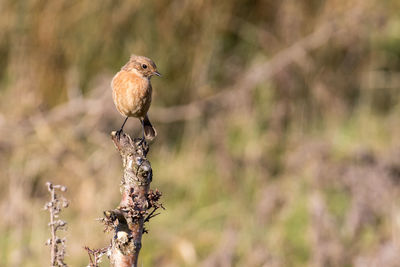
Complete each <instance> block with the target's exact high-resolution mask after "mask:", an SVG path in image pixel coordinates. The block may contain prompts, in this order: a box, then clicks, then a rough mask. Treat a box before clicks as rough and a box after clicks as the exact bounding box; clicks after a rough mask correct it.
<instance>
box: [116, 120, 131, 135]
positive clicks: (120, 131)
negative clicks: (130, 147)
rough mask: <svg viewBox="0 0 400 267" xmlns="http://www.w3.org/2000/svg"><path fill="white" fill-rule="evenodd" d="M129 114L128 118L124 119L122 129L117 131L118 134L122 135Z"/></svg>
mask: <svg viewBox="0 0 400 267" xmlns="http://www.w3.org/2000/svg"><path fill="white" fill-rule="evenodd" d="M128 118H129V117H128V116H127V117H126V119H125V120H124V123H123V124H122V126H121V129H119V130H118V131H117V132H116V134H115V135H116V136H118V137H119V136H120V135H121V133H122V132H123V129H124V126H125V123H126V121H127V120H128Z"/></svg>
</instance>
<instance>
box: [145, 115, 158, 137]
mask: <svg viewBox="0 0 400 267" xmlns="http://www.w3.org/2000/svg"><path fill="white" fill-rule="evenodd" d="M142 123H143V130H144V137H145V138H146V139H147V140H150V141H151V140H153V139H154V138H155V137H156V136H157V131H156V129H154V127H153V125H151V122H150V120H149V117H148V116H147V115H146V116H145V117H144V119H143V120H142Z"/></svg>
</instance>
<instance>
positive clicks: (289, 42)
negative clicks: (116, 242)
mask: <svg viewBox="0 0 400 267" xmlns="http://www.w3.org/2000/svg"><path fill="white" fill-rule="evenodd" d="M399 8H400V3H399V2H398V1H395V0H388V1H379V0H351V1H344V0H326V1H314V0H308V1H295V0H282V1H272V0H264V1H239V0H230V1H229V0H221V1H209V0H196V1H164V0H161V1H160V0H159V1H153V0H151V1H150V0H149V1H120V0H118V1H116V0H113V1H111V0H106V1H101V2H95V1H86V0H84V1H71V0H69V1H66V0H60V1H43V0H28V1H11V0H4V1H1V2H0V169H1V171H0V200H1V201H0V211H1V213H2V214H3V216H2V217H3V219H2V220H0V232H1V233H2V238H1V239H0V265H1V266H47V265H48V261H49V255H48V251H47V248H46V247H45V246H44V243H45V241H46V240H47V238H48V236H49V229H48V227H47V214H46V213H45V211H44V210H43V205H44V203H45V202H46V200H47V199H48V196H47V192H46V187H45V182H46V181H51V182H54V183H57V184H64V185H66V186H67V187H68V189H69V191H68V192H67V197H68V198H69V200H70V201H71V205H70V208H69V209H68V210H66V211H65V213H64V216H65V217H64V218H65V219H66V220H67V221H68V222H69V229H68V231H67V232H66V234H65V235H66V237H67V239H68V242H67V258H66V261H67V263H69V264H70V266H84V265H85V264H87V262H88V260H87V256H86V254H85V251H84V249H83V246H85V245H87V246H90V247H102V246H105V245H106V244H107V243H108V242H109V240H110V239H111V236H108V235H106V234H102V229H103V227H102V226H101V225H100V224H99V223H98V222H96V221H95V219H96V218H98V217H101V216H102V211H103V210H106V209H110V208H112V207H115V206H116V205H117V204H118V200H119V197H120V195H119V186H118V185H119V181H120V176H121V166H120V164H121V163H120V159H119V156H118V153H117V152H116V151H115V149H114V147H113V144H112V142H111V140H110V137H109V134H110V132H111V131H112V130H115V129H117V128H118V127H119V126H120V124H121V123H122V121H123V118H122V117H121V116H120V115H119V114H118V113H117V111H116V110H115V108H114V106H113V103H112V100H111V89H110V81H111V79H112V77H113V75H114V74H115V73H116V72H117V71H118V70H119V68H120V67H121V66H122V65H123V64H124V63H125V62H126V61H127V60H128V58H129V55H130V54H131V53H135V54H139V55H145V56H148V57H150V58H152V59H153V60H154V61H155V62H156V63H157V65H158V68H159V70H160V72H161V73H162V74H163V77H162V78H161V79H159V78H154V79H153V87H154V100H153V105H152V108H151V111H150V118H152V121H153V124H154V125H155V127H156V128H157V130H158V134H159V137H158V139H157V140H156V142H155V143H154V144H153V145H152V150H151V152H150V156H149V158H150V160H151V162H152V166H153V170H154V182H153V186H154V187H157V188H159V190H160V191H162V192H163V200H164V206H165V207H166V208H167V210H166V211H164V212H162V214H161V215H159V216H157V217H156V218H154V219H153V220H152V221H151V223H150V225H149V227H148V228H149V234H148V235H145V236H144V243H143V249H142V252H141V259H140V260H141V264H143V266H397V265H398V262H399V261H400V259H399V255H400V243H399V236H400V219H399V218H400V205H399V204H398V203H400V202H399V200H400V193H399V189H400V187H399V181H400V146H399V145H400V139H399V136H400V123H399V116H400V106H399V103H400V99H399V96H400V73H399V71H400V13H399V12H398V10H399ZM126 130H127V131H128V132H129V133H131V134H139V130H140V127H139V123H138V121H136V120H134V119H131V120H129V121H128V127H126ZM106 262H107V261H106ZM104 266H107V264H105V265H104Z"/></svg>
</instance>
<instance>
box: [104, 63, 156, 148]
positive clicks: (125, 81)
mask: <svg viewBox="0 0 400 267" xmlns="http://www.w3.org/2000/svg"><path fill="white" fill-rule="evenodd" d="M154 75H157V76H160V77H161V74H160V73H159V72H158V70H157V66H156V64H155V63H154V62H153V60H151V59H150V58H147V57H144V56H138V55H131V57H130V59H129V61H128V63H126V64H125V65H124V66H123V67H122V68H121V70H120V71H119V72H118V73H117V74H116V75H115V76H114V78H113V79H112V81H111V87H112V96H113V100H114V104H115V107H116V108H117V110H118V111H119V113H121V115H122V116H124V117H126V118H125V120H124V122H123V124H122V126H121V129H120V130H119V131H117V133H116V134H117V135H118V136H119V135H120V134H121V133H122V131H123V128H124V126H125V123H126V121H127V120H128V118H129V117H135V118H138V119H139V120H140V122H141V124H142V131H143V135H142V140H150V141H151V140H153V139H154V138H155V137H156V136H157V131H156V130H155V129H154V127H153V125H152V124H151V122H150V120H149V116H148V115H147V112H148V111H149V108H150V104H151V97H152V96H151V95H152V90H153V89H152V86H151V82H150V79H151V77H152V76H154Z"/></svg>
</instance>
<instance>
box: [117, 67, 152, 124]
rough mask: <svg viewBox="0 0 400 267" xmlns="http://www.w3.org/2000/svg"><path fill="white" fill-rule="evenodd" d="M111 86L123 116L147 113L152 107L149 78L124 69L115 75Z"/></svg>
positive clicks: (138, 115)
mask: <svg viewBox="0 0 400 267" xmlns="http://www.w3.org/2000/svg"><path fill="white" fill-rule="evenodd" d="M111 86H112V91H113V100H114V104H115V106H116V108H117V110H118V111H119V112H120V113H121V114H122V115H123V116H129V117H144V116H145V115H146V113H147V111H148V110H149V108H150V103H151V91H152V88H151V84H150V81H149V80H148V79H147V78H143V77H140V76H139V75H137V74H135V73H132V72H127V71H124V70H122V71H120V72H118V73H117V74H116V75H115V76H114V78H113V80H112V82H111Z"/></svg>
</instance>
